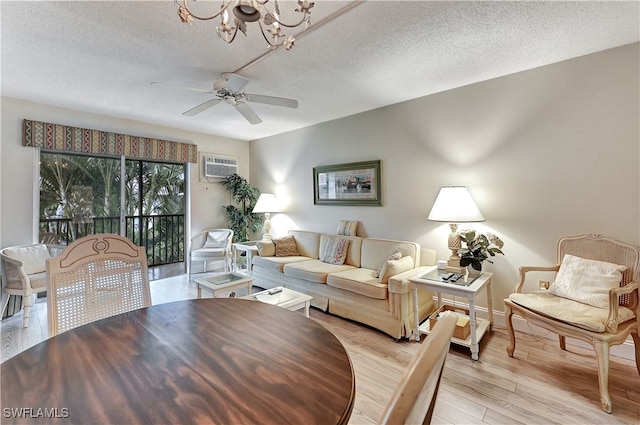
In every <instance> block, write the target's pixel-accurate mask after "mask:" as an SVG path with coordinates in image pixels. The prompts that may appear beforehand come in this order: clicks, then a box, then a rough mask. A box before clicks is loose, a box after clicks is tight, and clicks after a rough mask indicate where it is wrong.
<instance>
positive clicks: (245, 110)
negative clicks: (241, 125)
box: [233, 102, 262, 125]
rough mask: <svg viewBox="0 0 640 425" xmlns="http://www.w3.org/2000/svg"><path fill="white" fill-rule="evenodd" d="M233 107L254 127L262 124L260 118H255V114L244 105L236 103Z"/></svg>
mask: <svg viewBox="0 0 640 425" xmlns="http://www.w3.org/2000/svg"><path fill="white" fill-rule="evenodd" d="M233 106H235V107H236V109H237V110H238V112H240V113H241V114H242V116H244V117H245V118H246V119H247V121H249V122H250V123H251V124H254V125H255V124H260V123H261V122H262V120H261V119H260V117H259V116H257V115H256V113H255V112H253V109H251V108H250V107H249V105H247V104H246V103H244V102H236V103H235V104H234V105H233Z"/></svg>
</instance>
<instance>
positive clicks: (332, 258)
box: [320, 238, 349, 265]
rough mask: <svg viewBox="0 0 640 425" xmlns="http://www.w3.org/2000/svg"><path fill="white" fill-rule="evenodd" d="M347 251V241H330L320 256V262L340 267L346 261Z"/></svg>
mask: <svg viewBox="0 0 640 425" xmlns="http://www.w3.org/2000/svg"><path fill="white" fill-rule="evenodd" d="M348 249H349V239H340V238H333V239H330V240H329V242H327V245H326V246H325V248H324V251H323V253H322V255H321V256H320V261H322V262H324V263H329V264H337V265H342V264H344V262H345V260H346V259H347V251H348Z"/></svg>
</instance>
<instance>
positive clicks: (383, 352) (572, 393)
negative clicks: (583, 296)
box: [1, 275, 640, 425]
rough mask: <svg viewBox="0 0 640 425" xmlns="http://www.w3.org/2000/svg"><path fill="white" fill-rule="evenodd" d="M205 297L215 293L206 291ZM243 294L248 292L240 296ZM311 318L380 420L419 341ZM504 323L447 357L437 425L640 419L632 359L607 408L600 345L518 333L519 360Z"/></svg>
mask: <svg viewBox="0 0 640 425" xmlns="http://www.w3.org/2000/svg"><path fill="white" fill-rule="evenodd" d="M151 290H152V300H153V303H154V304H160V303H164V302H170V301H175V300H181V299H189V298H195V296H196V288H195V284H193V283H189V282H188V279H187V278H186V276H184V275H182V276H177V277H173V278H168V279H161V280H156V281H152V282H151ZM203 295H205V296H208V295H207V294H206V293H205V291H203ZM239 295H242V294H239ZM46 310H47V308H46V300H45V299H42V298H41V299H38V301H37V302H36V304H35V306H34V308H33V311H32V315H31V322H30V325H29V327H28V328H27V329H23V328H22V313H19V314H17V315H15V316H14V317H12V318H9V319H5V320H3V321H2V331H1V347H2V360H3V361H4V360H5V359H7V358H9V357H11V356H13V355H15V354H17V353H19V352H21V351H23V350H26V349H27V348H29V347H31V346H33V345H35V344H37V343H39V342H41V341H42V340H43V339H45V338H47V311H46ZM311 319H312V320H315V321H316V322H318V323H320V324H322V325H323V326H325V327H326V328H327V329H329V330H330V331H331V332H332V333H334V334H335V335H336V336H337V337H338V338H339V339H340V341H341V342H342V343H343V344H344V346H345V348H346V349H347V351H348V353H349V355H350V357H351V360H352V362H353V366H354V369H355V374H356V390H357V394H356V401H355V407H354V409H353V414H352V416H351V420H350V423H351V424H370V423H376V422H377V421H378V419H379V418H380V416H381V415H382V412H383V410H384V407H385V405H386V403H387V402H388V400H389V398H390V397H391V394H392V392H393V390H394V389H395V386H396V384H397V383H398V381H399V379H400V377H401V375H402V373H403V372H404V369H405V368H406V366H407V364H408V363H409V361H410V360H411V358H412V357H413V355H414V354H415V353H416V351H417V349H418V345H417V343H415V342H410V341H404V340H403V341H395V340H394V339H392V338H390V337H388V336H387V335H385V334H383V333H381V332H378V331H376V330H373V329H371V328H368V327H366V326H362V325H360V324H357V323H354V322H351V321H348V320H344V319H341V318H339V317H335V316H332V315H329V314H325V313H323V312H321V311H319V310H316V309H311ZM507 342H508V338H507V336H506V331H505V330H504V329H495V330H494V332H493V333H492V334H489V335H487V336H485V338H484V339H483V340H482V342H481V345H480V360H479V361H477V362H474V361H473V360H471V357H470V353H469V351H468V350H467V349H464V348H462V347H456V346H452V348H451V350H450V352H449V355H448V357H447V363H446V366H445V370H444V374H443V379H442V383H441V387H440V392H439V396H438V400H437V404H436V409H435V414H434V418H433V422H434V423H439V424H519V423H522V424H551V423H558V424H586V423H589V424H636V425H637V424H638V423H640V376H639V375H638V371H637V370H636V367H635V364H634V363H633V362H631V361H628V360H624V359H620V358H616V357H612V359H611V372H610V391H611V398H612V400H613V412H612V413H611V414H610V415H609V414H606V413H604V412H603V411H602V410H601V408H600V401H599V392H598V377H597V372H596V365H595V356H594V353H593V351H590V350H587V349H582V348H578V347H573V346H568V348H569V350H568V351H562V350H560V349H559V348H558V344H557V343H554V342H553V341H549V340H546V339H540V340H537V339H535V338H534V337H533V336H531V335H518V344H517V346H516V356H515V358H510V357H508V356H507V354H506V351H505V347H506V345H507Z"/></svg>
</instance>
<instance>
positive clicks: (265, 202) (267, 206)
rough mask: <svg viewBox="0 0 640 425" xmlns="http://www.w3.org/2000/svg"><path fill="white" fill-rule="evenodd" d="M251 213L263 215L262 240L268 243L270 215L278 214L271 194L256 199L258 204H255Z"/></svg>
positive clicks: (274, 197) (278, 209) (269, 237)
mask: <svg viewBox="0 0 640 425" xmlns="http://www.w3.org/2000/svg"><path fill="white" fill-rule="evenodd" d="M251 212H253V213H257V214H262V213H264V235H263V236H262V240H263V241H270V240H271V213H272V212H280V208H279V207H278V202H277V201H276V196H275V195H274V194H273V193H261V194H260V197H259V198H258V202H256V206H255V207H253V211H251Z"/></svg>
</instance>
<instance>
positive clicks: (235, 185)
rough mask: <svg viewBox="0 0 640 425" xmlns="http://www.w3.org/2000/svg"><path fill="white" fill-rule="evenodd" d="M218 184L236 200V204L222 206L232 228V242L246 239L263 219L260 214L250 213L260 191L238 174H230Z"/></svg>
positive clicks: (257, 228)
mask: <svg viewBox="0 0 640 425" xmlns="http://www.w3.org/2000/svg"><path fill="white" fill-rule="evenodd" d="M220 184H222V185H223V186H224V187H225V188H226V189H227V190H228V191H229V192H230V193H231V198H232V199H233V200H234V201H235V202H236V205H233V204H230V205H225V206H223V208H224V209H225V211H226V212H227V223H228V224H229V229H231V230H233V239H234V242H236V241H248V240H249V239H250V235H251V234H252V233H256V232H257V231H259V230H260V228H261V227H262V223H263V221H264V217H263V216H262V215H259V214H253V213H252V211H253V207H254V206H255V205H256V202H258V197H259V196H260V191H259V190H258V189H256V188H255V187H253V186H251V185H250V184H249V182H248V181H247V180H246V179H245V178H244V177H242V176H240V175H238V174H232V175H230V176H229V177H227V178H225V179H224V180H222V181H221V182H220Z"/></svg>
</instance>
